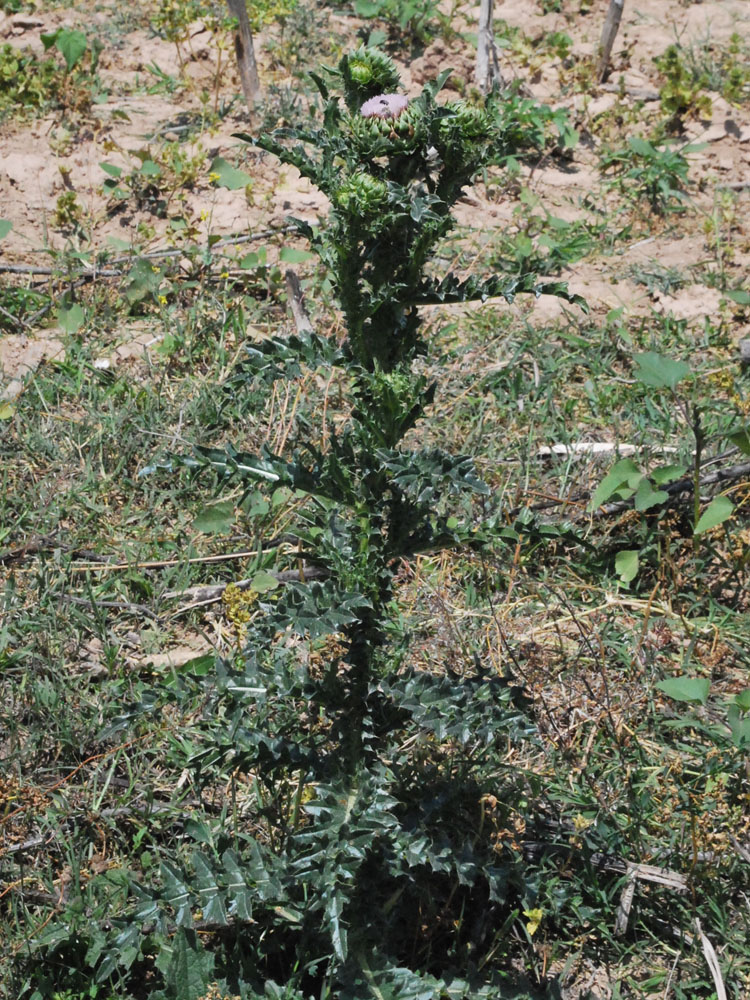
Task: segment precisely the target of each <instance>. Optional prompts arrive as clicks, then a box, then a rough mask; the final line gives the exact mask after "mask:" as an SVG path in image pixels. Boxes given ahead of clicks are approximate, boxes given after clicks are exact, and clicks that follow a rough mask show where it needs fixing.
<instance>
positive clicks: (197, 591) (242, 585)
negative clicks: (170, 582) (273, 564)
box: [163, 566, 328, 612]
mask: <svg viewBox="0 0 750 1000" xmlns="http://www.w3.org/2000/svg"><path fill="white" fill-rule="evenodd" d="M269 575H270V576H273V577H275V578H276V579H277V580H278V581H279V583H304V582H305V581H306V580H319V579H322V578H324V577H327V576H328V572H327V571H326V570H324V569H321V568H320V567H318V566H306V567H304V568H303V569H287V570H280V571H278V572H271V573H269ZM252 583H253V577H248V578H247V579H245V580H233V581H230V583H217V584H209V585H208V586H204V587H188V588H187V589H186V590H168V591H167V592H166V594H164V595H163V597H164V600H166V601H172V600H178V599H179V598H184V597H187V598H189V599H191V600H192V601H193V602H195V603H193V604H190V605H189V607H191V608H194V607H197V606H198V605H199V604H201V605H202V604H213V603H214V602H215V601H220V600H221V598H222V597H223V595H224V591H225V590H226V589H227V587H228V586H230V584H231V586H234V587H239V589H240V590H249V589H250V588H251V586H252ZM187 610H188V609H187V608H180V612H182V611H187Z"/></svg>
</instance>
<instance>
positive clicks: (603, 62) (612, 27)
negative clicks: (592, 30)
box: [599, 0, 625, 83]
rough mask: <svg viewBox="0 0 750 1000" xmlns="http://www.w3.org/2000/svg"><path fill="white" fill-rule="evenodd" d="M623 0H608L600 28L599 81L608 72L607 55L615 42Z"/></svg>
mask: <svg viewBox="0 0 750 1000" xmlns="http://www.w3.org/2000/svg"><path fill="white" fill-rule="evenodd" d="M624 6H625V0H609V10H608V11H607V17H606V18H605V21H604V28H603V29H602V40H601V42H600V44H599V82H600V83H604V81H605V80H606V79H607V74H608V73H609V57H610V55H611V54H612V46H613V45H614V44H615V38H616V37H617V29H618V28H619V27H620V21H621V19H622V9H623V7H624Z"/></svg>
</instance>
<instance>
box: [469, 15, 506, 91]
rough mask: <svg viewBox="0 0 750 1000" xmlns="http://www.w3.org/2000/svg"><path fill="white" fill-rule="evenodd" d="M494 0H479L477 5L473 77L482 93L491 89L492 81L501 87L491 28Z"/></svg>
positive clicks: (501, 79) (501, 81) (501, 82)
mask: <svg viewBox="0 0 750 1000" xmlns="http://www.w3.org/2000/svg"><path fill="white" fill-rule="evenodd" d="M493 13H494V0H481V4H480V7H479V34H478V35H477V65H476V70H475V72H474V79H475V81H476V84H477V86H478V87H479V89H480V90H481V91H482V93H483V94H487V93H489V92H490V90H492V85H493V83H495V82H497V84H498V85H499V86H500V87H501V88H502V87H503V86H504V84H503V78H502V76H501V74H500V63H499V61H498V58H497V48H496V47H495V35H494V32H493V30H492V18H493Z"/></svg>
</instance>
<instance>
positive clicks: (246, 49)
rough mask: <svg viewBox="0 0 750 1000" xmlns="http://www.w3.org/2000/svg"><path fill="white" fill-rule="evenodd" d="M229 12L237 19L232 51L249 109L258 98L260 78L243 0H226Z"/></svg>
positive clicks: (251, 108)
mask: <svg viewBox="0 0 750 1000" xmlns="http://www.w3.org/2000/svg"><path fill="white" fill-rule="evenodd" d="M227 6H228V7H229V13H230V14H231V15H232V17H234V18H236V19H237V31H235V33H234V51H235V53H236V55H237V65H238V67H239V70H240V80H241V81H242V92H243V94H244V95H245V101H246V102H247V106H248V108H249V110H250V111H252V110H253V108H254V107H255V104H256V103H257V101H258V100H259V99H260V79H259V78H258V67H257V65H256V63H255V49H254V48H253V33H252V31H251V30H250V20H249V18H248V16H247V6H246V3H245V0H227Z"/></svg>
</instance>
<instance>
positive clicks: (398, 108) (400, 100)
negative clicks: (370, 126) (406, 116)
mask: <svg viewBox="0 0 750 1000" xmlns="http://www.w3.org/2000/svg"><path fill="white" fill-rule="evenodd" d="M408 103H409V98H408V97H403V96H402V95H401V94H379V95H378V96H377V97H371V98H370V100H369V101H365V103H364V104H363V105H362V107H361V108H360V109H359V113H360V114H361V115H362V117H363V118H398V116H399V115H400V114H401V112H402V111H406V106H407V104H408Z"/></svg>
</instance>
